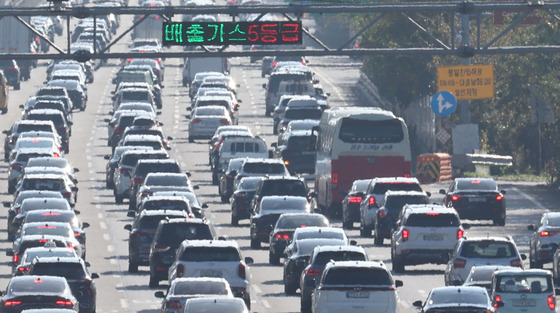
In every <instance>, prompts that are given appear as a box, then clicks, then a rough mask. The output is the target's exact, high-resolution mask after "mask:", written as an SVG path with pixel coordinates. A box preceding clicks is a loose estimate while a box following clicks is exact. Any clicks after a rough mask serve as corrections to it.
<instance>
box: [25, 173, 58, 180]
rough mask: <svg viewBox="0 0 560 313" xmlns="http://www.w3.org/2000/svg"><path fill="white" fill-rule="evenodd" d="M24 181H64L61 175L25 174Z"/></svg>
mask: <svg viewBox="0 0 560 313" xmlns="http://www.w3.org/2000/svg"><path fill="white" fill-rule="evenodd" d="M23 178H24V179H64V176H63V174H48V173H47V174H35V173H32V174H25V176H23Z"/></svg>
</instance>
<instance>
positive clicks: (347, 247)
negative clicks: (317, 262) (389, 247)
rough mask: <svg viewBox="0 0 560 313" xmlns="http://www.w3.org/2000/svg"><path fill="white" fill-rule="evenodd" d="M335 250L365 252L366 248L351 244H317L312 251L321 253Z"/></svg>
mask: <svg viewBox="0 0 560 313" xmlns="http://www.w3.org/2000/svg"><path fill="white" fill-rule="evenodd" d="M337 251H348V252H361V253H363V254H366V255H367V253H366V250H365V249H364V248H363V247H362V246H352V245H344V246H340V245H327V246H318V247H316V248H315V250H314V251H313V253H314V254H317V253H322V252H337Z"/></svg>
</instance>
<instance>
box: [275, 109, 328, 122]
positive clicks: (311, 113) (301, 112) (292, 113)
mask: <svg viewBox="0 0 560 313" xmlns="http://www.w3.org/2000/svg"><path fill="white" fill-rule="evenodd" d="M322 114H323V111H322V110H321V108H316V109H291V110H290V109H287V110H286V112H284V118H286V119H290V120H305V119H313V120H318V119H320V118H321V115H322Z"/></svg>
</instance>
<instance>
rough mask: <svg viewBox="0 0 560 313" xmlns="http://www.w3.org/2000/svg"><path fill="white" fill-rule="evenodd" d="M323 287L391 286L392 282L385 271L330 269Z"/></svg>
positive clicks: (359, 268) (362, 268)
mask: <svg viewBox="0 0 560 313" xmlns="http://www.w3.org/2000/svg"><path fill="white" fill-rule="evenodd" d="M323 284H325V285H348V286H353V285H364V286H368V285H369V286H391V285H392V284H393V281H392V279H391V277H390V276H389V273H387V271H385V270H382V269H376V268H364V267H339V268H332V269H330V270H329V272H328V273H327V275H326V277H325V278H324V280H323Z"/></svg>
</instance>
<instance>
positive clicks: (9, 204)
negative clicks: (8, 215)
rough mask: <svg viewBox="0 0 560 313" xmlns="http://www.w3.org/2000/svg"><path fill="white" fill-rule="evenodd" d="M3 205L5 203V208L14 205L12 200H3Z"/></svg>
mask: <svg viewBox="0 0 560 313" xmlns="http://www.w3.org/2000/svg"><path fill="white" fill-rule="evenodd" d="M2 205H3V206H4V207H5V208H10V207H12V203H11V202H10V201H3V202H2Z"/></svg>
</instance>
